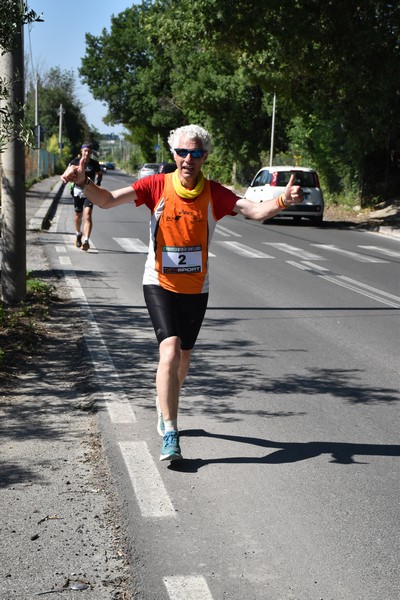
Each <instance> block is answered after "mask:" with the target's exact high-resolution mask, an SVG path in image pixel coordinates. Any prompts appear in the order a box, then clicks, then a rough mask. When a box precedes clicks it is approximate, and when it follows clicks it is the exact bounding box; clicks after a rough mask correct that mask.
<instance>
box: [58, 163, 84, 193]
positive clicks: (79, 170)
mask: <svg viewBox="0 0 400 600" xmlns="http://www.w3.org/2000/svg"><path fill="white" fill-rule="evenodd" d="M61 181H63V182H64V183H75V185H77V186H78V187H80V188H82V187H83V186H84V185H85V181H86V173H85V159H84V157H83V156H82V158H81V160H80V161H79V165H78V166H77V165H70V166H69V167H67V168H66V169H65V171H64V173H63V174H62V175H61Z"/></svg>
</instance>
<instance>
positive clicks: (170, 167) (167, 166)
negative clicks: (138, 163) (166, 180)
mask: <svg viewBox="0 0 400 600" xmlns="http://www.w3.org/2000/svg"><path fill="white" fill-rule="evenodd" d="M174 171H176V163H162V164H161V165H160V166H159V168H158V172H159V173H173V172H174Z"/></svg>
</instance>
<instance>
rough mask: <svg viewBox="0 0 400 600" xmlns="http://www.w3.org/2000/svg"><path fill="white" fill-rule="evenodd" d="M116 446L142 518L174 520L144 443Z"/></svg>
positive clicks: (166, 494)
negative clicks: (119, 451) (169, 518)
mask: <svg viewBox="0 0 400 600" xmlns="http://www.w3.org/2000/svg"><path fill="white" fill-rule="evenodd" d="M118 445H119V448H120V450H121V454H122V457H123V459H124V462H125V465H126V468H127V470H128V474H129V478H130V480H131V483H132V486H133V489H134V491H135V496H136V500H137V502H138V505H139V509H140V512H141V513H142V515H143V517H149V518H165V517H175V518H176V511H175V509H174V506H173V504H172V502H171V499H170V497H169V495H168V492H167V490H166V488H165V486H164V483H163V481H162V479H161V476H160V473H159V471H158V469H157V467H156V465H155V463H154V460H153V457H152V456H151V453H150V451H149V449H148V447H147V444H146V442H119V443H118ZM187 598H188V597H187V596H186V600H187ZM197 600H198V599H197Z"/></svg>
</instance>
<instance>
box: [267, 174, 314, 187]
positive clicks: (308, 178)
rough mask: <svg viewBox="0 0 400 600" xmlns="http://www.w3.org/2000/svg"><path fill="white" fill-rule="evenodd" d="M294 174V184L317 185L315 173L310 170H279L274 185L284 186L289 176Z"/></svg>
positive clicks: (302, 185)
mask: <svg viewBox="0 0 400 600" xmlns="http://www.w3.org/2000/svg"><path fill="white" fill-rule="evenodd" d="M292 174H294V176H295V181H294V184H295V185H300V186H301V187H317V183H316V178H315V173H314V172H312V171H281V172H278V173H277V180H276V185H277V186H280V187H286V186H287V184H288V183H289V179H290V176H291V175H292Z"/></svg>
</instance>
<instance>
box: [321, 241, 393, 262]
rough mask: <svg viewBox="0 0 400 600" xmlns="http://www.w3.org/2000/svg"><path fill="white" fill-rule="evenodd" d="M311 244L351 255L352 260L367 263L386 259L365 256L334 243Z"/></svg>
mask: <svg viewBox="0 0 400 600" xmlns="http://www.w3.org/2000/svg"><path fill="white" fill-rule="evenodd" d="M311 246H316V247H317V248H322V249H323V250H330V251H332V252H338V253H339V254H345V255H346V256H351V258H354V260H358V261H360V262H369V263H385V262H387V261H386V260H383V259H381V258H375V257H373V256H367V255H366V254H360V253H359V252H352V251H351V250H344V249H343V248H338V247H337V246H335V245H333V244H332V245H330V244H311Z"/></svg>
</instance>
